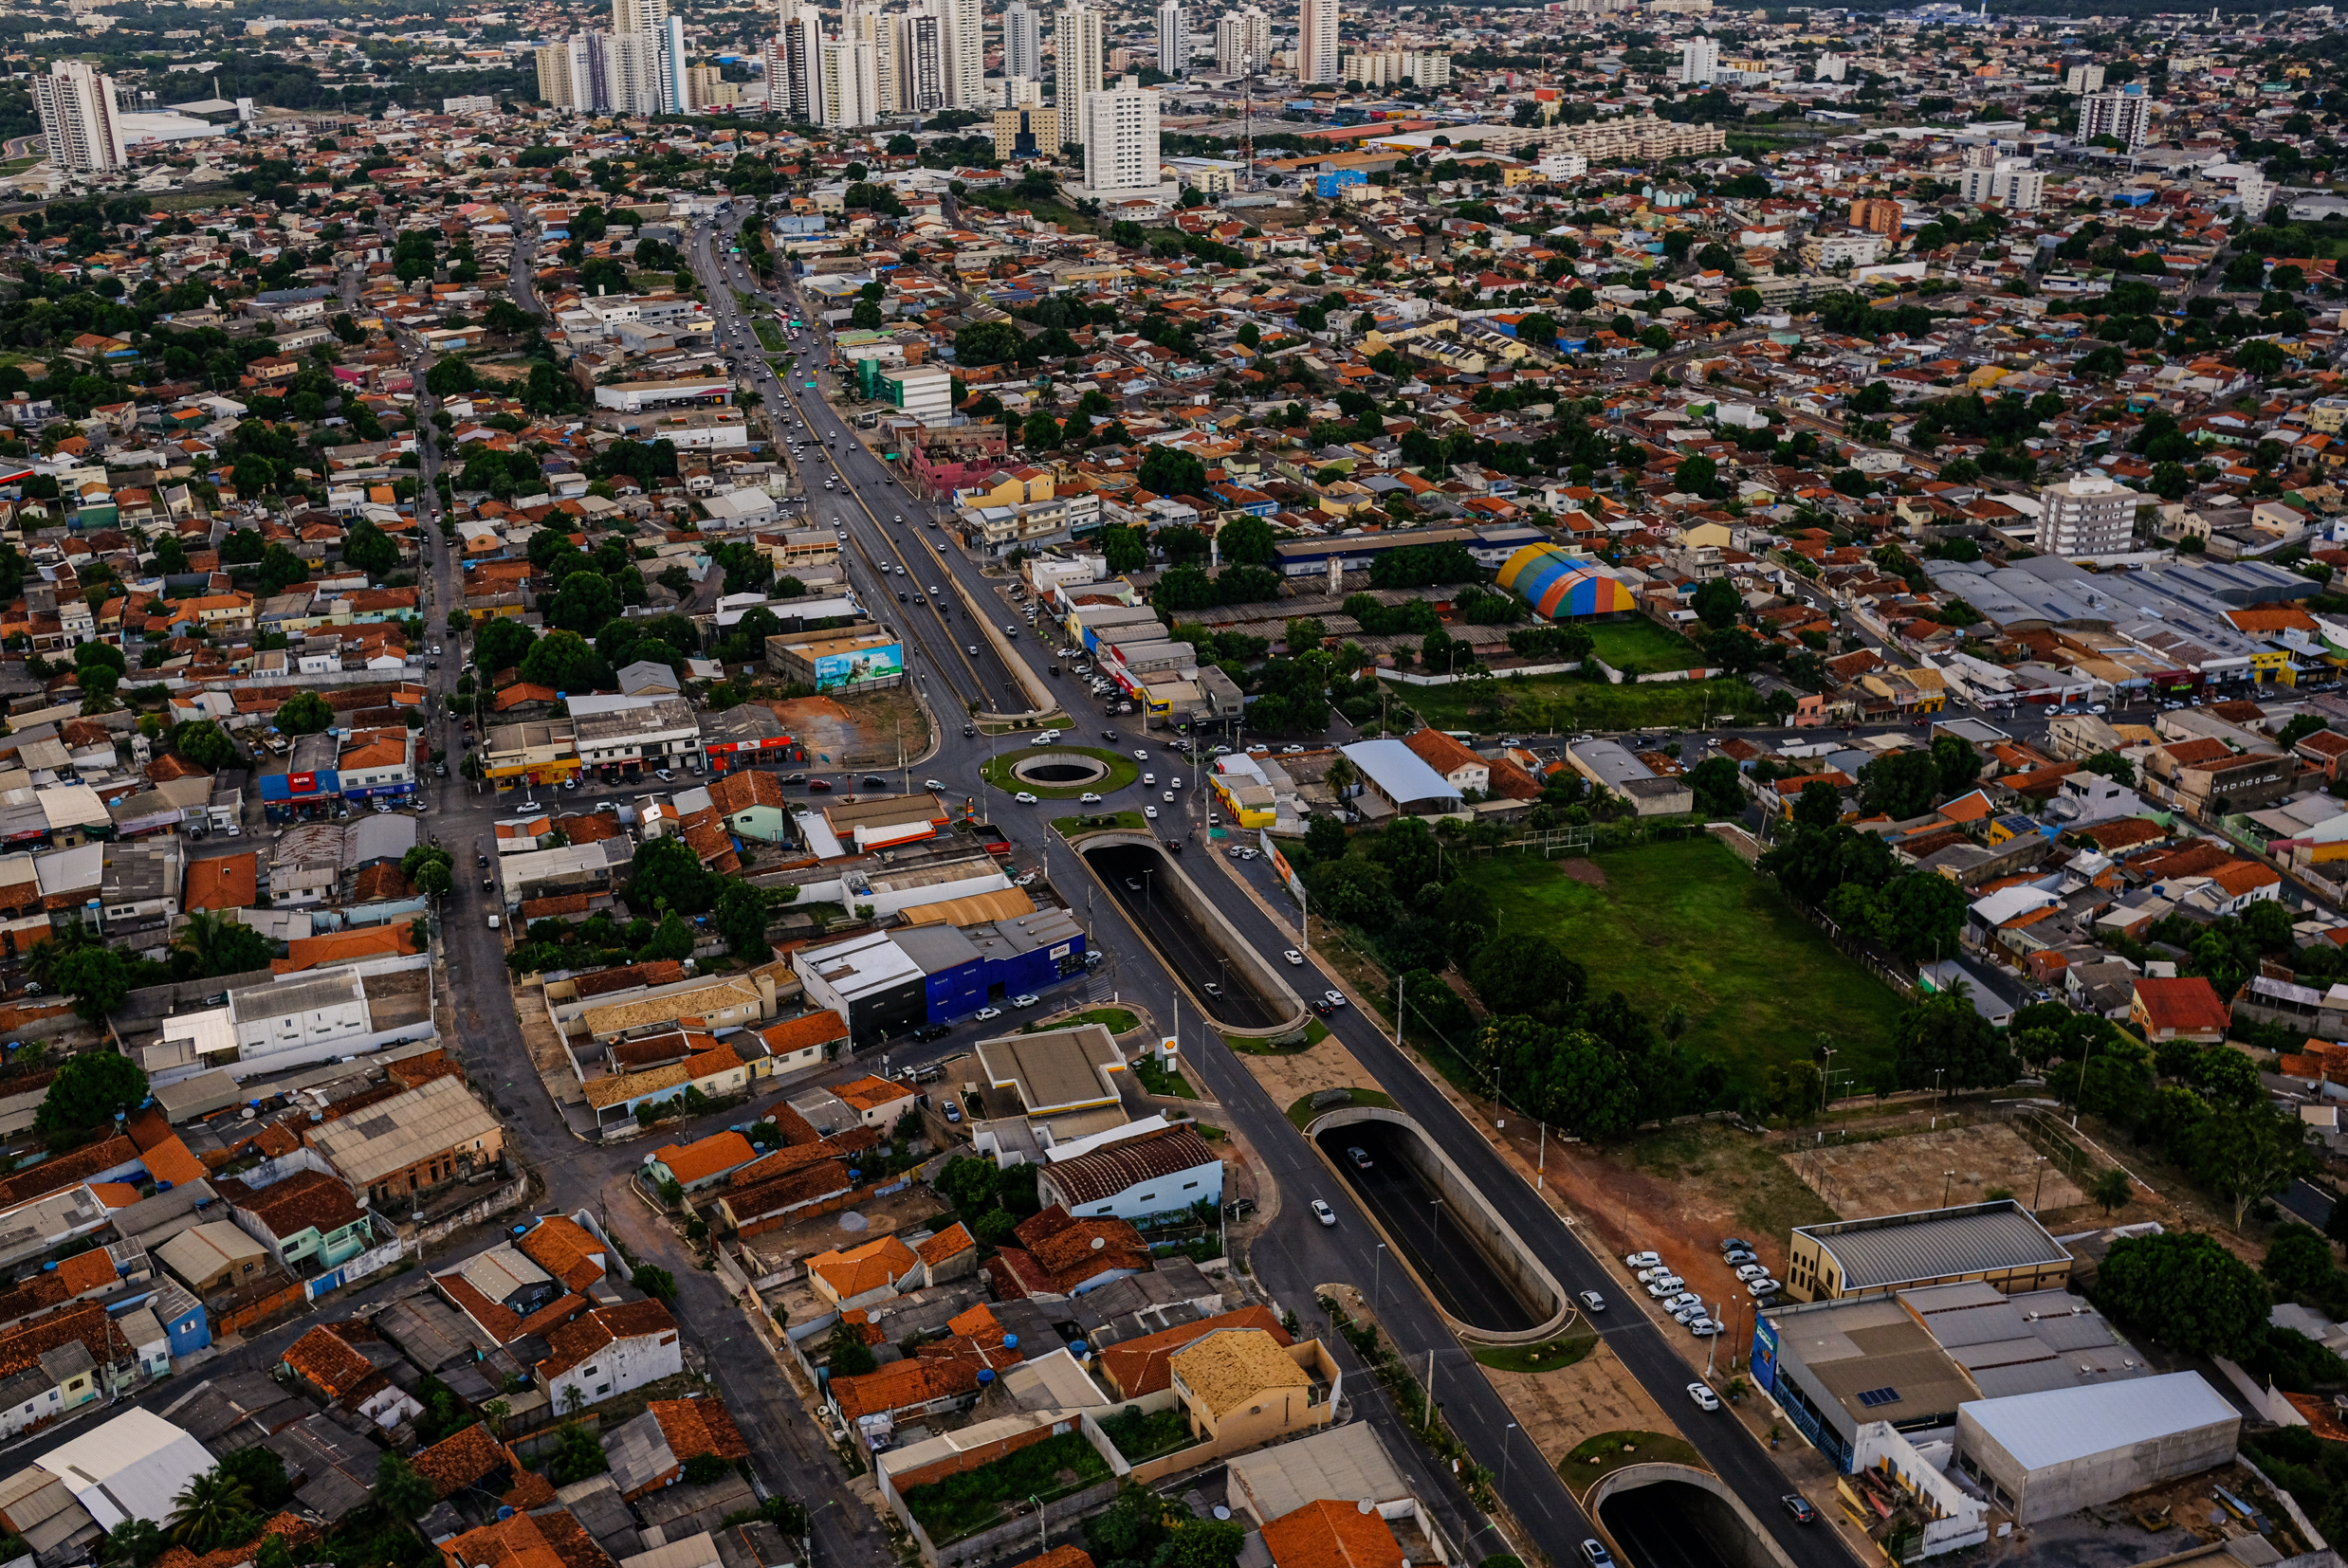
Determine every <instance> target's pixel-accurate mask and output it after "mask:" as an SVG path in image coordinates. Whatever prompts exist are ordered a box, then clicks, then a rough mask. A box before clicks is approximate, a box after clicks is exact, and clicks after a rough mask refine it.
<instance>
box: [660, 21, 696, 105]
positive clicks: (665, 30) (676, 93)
mask: <svg viewBox="0 0 2348 1568" xmlns="http://www.w3.org/2000/svg"><path fill="white" fill-rule="evenodd" d="M653 36H654V37H655V38H657V39H659V40H660V65H659V70H660V107H661V112H662V113H663V114H670V115H682V114H688V113H690V112H691V110H692V107H693V86H692V80H691V78H689V77H688V75H687V74H686V72H687V66H686V57H685V18H683V17H682V16H666V17H663V18H662V19H661V24H660V28H659V30H658V31H657V32H655V33H654V34H653Z"/></svg>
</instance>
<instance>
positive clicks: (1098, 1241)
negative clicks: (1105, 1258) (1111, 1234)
mask: <svg viewBox="0 0 2348 1568" xmlns="http://www.w3.org/2000/svg"><path fill="white" fill-rule="evenodd" d="M1108 1245H1109V1238H1108V1237H1107V1236H1094V1237H1093V1238H1092V1250H1094V1251H1095V1252H1097V1251H1099V1250H1100V1249H1102V1248H1104V1247H1107V1246H1108Z"/></svg>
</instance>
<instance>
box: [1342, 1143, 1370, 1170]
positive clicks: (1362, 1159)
mask: <svg viewBox="0 0 2348 1568" xmlns="http://www.w3.org/2000/svg"><path fill="white" fill-rule="evenodd" d="M1346 1158H1348V1159H1349V1160H1351V1161H1353V1168H1354V1169H1355V1170H1357V1171H1367V1170H1368V1169H1369V1168H1370V1163H1371V1162H1370V1158H1369V1151H1368V1150H1367V1149H1365V1148H1363V1147H1362V1146H1361V1145H1360V1144H1359V1143H1353V1144H1348V1146H1347V1148H1346Z"/></svg>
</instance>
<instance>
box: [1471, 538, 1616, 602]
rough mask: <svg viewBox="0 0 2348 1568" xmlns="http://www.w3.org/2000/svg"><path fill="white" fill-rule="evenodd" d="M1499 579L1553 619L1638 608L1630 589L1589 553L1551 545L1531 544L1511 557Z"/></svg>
mask: <svg viewBox="0 0 2348 1568" xmlns="http://www.w3.org/2000/svg"><path fill="white" fill-rule="evenodd" d="M1499 581H1500V586H1501V587H1502V588H1505V589H1507V590H1509V591H1510V592H1511V593H1515V594H1517V595H1518V596H1519V597H1521V598H1522V599H1523V600H1524V601H1525V602H1526V603H1527V604H1529V605H1531V606H1532V608H1533V609H1534V610H1535V611H1539V612H1540V613H1541V614H1542V615H1544V616H1547V617H1548V618H1549V619H1550V620H1552V621H1554V620H1561V619H1565V618H1568V617H1571V616H1579V615H1607V614H1612V613H1614V612H1616V611H1627V610H1634V609H1636V608H1638V607H1637V605H1636V603H1635V602H1634V601H1633V600H1632V597H1631V592H1630V590H1629V589H1627V588H1625V587H1623V584H1622V583H1620V582H1618V581H1616V580H1615V579H1614V578H1612V577H1609V576H1607V575H1606V574H1605V573H1604V572H1601V571H1599V570H1598V569H1597V568H1596V567H1594V566H1592V565H1591V564H1590V561H1589V557H1588V556H1568V554H1566V553H1565V552H1564V551H1562V550H1560V549H1558V548H1557V547H1556V546H1555V545H1550V544H1528V545H1526V546H1525V547H1524V548H1523V549H1522V550H1519V551H1517V552H1516V554H1514V555H1513V556H1510V557H1509V558H1508V562H1507V564H1506V565H1504V566H1502V567H1501V568H1500V578H1499Z"/></svg>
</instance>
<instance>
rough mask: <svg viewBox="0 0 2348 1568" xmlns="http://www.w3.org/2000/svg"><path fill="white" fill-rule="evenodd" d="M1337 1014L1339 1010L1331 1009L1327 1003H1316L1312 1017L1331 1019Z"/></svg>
mask: <svg viewBox="0 0 2348 1568" xmlns="http://www.w3.org/2000/svg"><path fill="white" fill-rule="evenodd" d="M1336 1012H1337V1010H1336V1009H1335V1008H1333V1007H1330V1005H1329V1004H1328V1003H1327V1002H1315V1003H1313V1004H1312V1015H1313V1016H1314V1017H1316V1018H1328V1017H1331V1016H1333V1015H1334V1014H1335V1013H1336Z"/></svg>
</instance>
